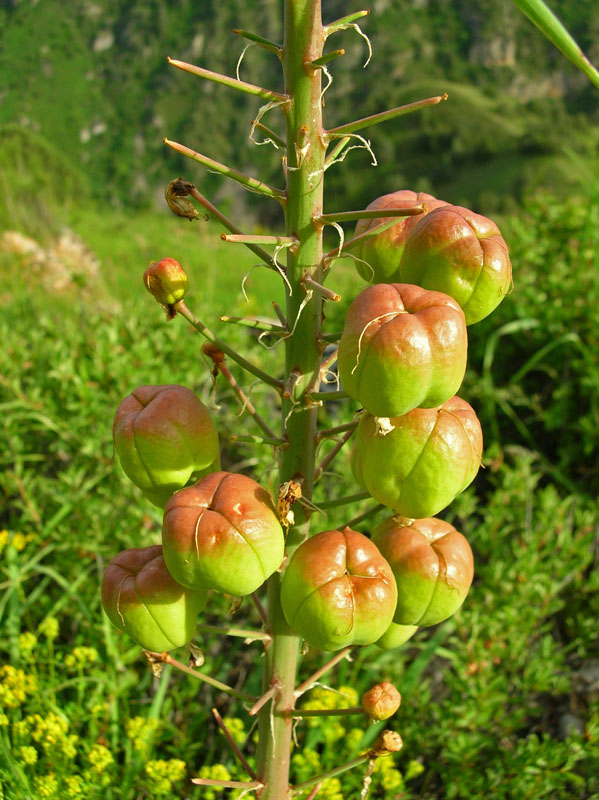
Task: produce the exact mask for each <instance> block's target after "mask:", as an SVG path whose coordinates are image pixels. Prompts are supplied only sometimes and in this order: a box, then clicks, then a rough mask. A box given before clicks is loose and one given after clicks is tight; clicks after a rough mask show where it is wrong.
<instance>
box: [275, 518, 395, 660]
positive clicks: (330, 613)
mask: <svg viewBox="0 0 599 800" xmlns="http://www.w3.org/2000/svg"><path fill="white" fill-rule="evenodd" d="M396 602H397V590H396V588H395V579H394V577H393V573H392V572H391V568H390V567H389V565H388V564H387V562H386V561H385V559H384V558H383V557H382V556H381V554H380V552H379V551H378V549H377V548H376V546H375V545H374V544H373V543H372V542H371V541H370V539H368V538H367V537H366V536H364V535H363V534H361V533H358V532H357V531H353V530H351V528H345V530H344V531H324V532H323V533H318V534H316V535H315V536H312V537H310V538H309V539H307V540H306V541H305V542H303V543H302V544H301V545H300V546H299V547H298V549H297V550H296V551H295V553H294V555H293V557H292V559H291V561H290V563H289V565H288V567H287V569H286V570H285V574H284V576H283V581H282V585H281V604H282V607H283V612H284V614H285V618H286V619H287V622H288V623H289V625H290V626H291V627H292V628H293V629H294V630H295V631H297V632H298V633H299V634H300V635H301V636H303V637H304V639H305V640H306V642H308V644H309V645H311V646H312V647H316V648H317V649H319V650H338V649H340V648H341V647H346V646H347V645H350V644H361V645H364V644H372V642H375V641H376V640H377V639H378V638H379V637H380V636H382V634H383V633H384V632H385V630H386V629H387V628H388V627H389V625H390V624H391V620H392V619H393V614H394V612H395V606H396Z"/></svg>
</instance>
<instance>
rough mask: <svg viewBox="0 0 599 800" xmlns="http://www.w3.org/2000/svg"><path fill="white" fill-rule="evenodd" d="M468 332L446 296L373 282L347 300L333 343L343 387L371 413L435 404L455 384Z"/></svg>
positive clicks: (448, 394)
mask: <svg viewBox="0 0 599 800" xmlns="http://www.w3.org/2000/svg"><path fill="white" fill-rule="evenodd" d="M467 350H468V335H467V333H466V321H465V319H464V312H463V311H462V309H461V308H460V306H459V304H458V303H457V302H456V301H455V300H454V299H453V298H451V297H449V295H446V294H442V293H441V292H430V291H427V290H426V289H421V288H420V286H413V285H411V284H408V283H379V284H377V285H376V286H370V287H369V288H368V289H365V290H364V291H363V292H361V293H360V294H359V295H358V296H357V297H356V299H355V300H354V301H353V303H352V304H351V305H350V307H349V309H348V312H347V316H346V318H345V325H344V328H343V334H342V336H341V341H340V343H339V353H338V359H337V360H338V364H339V377H340V379H341V383H342V385H343V388H344V389H345V391H346V392H347V393H348V394H349V395H350V397H353V398H354V400H357V401H358V402H359V403H361V404H362V405H363V406H364V408H365V409H366V410H367V411H369V412H370V413H371V414H373V415H374V416H376V417H395V416H401V415H402V414H407V413H408V411H411V410H412V409H413V408H417V407H424V408H431V407H432V406H438V405H441V403H444V402H445V401H446V400H449V398H450V397H452V396H453V395H454V394H455V393H456V392H457V391H458V389H459V388H460V384H461V383H462V380H463V378H464V373H465V371H466V354H467Z"/></svg>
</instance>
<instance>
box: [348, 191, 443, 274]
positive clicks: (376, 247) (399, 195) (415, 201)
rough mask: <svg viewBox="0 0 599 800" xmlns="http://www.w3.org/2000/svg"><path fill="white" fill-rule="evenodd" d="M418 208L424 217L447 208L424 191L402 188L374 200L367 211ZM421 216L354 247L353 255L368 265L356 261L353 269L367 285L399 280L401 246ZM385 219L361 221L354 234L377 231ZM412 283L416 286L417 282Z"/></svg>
mask: <svg viewBox="0 0 599 800" xmlns="http://www.w3.org/2000/svg"><path fill="white" fill-rule="evenodd" d="M418 205H423V206H424V207H425V211H424V214H427V213H428V212H430V211H432V210H433V209H435V208H439V207H440V206H444V205H447V203H445V202H444V201H443V200H437V198H436V197H433V196H432V195H431V194H426V192H412V191H411V190H410V189H401V190H400V191H398V192H392V193H391V194H385V195H383V196H382V197H377V199H376V200H373V201H372V203H370V205H369V206H368V209H369V210H372V209H379V208H380V209H381V210H382V209H386V208H411V207H413V206H418ZM424 214H418V215H417V216H410V217H403V219H402V218H400V219H399V221H398V222H397V223H396V224H395V225H391V226H390V227H389V228H387V229H386V230H384V231H382V233H377V234H376V235H375V236H370V237H369V238H368V239H364V240H363V241H362V242H361V243H360V244H358V245H357V246H356V248H355V250H354V251H353V252H354V253H355V254H356V256H357V257H358V258H361V259H363V260H364V261H366V262H367V263H366V264H362V263H360V262H359V261H357V262H356V268H357V270H358V272H359V273H360V275H361V276H362V278H364V280H366V281H369V282H370V283H392V282H393V281H399V280H400V277H399V262H400V260H401V256H402V253H403V247H404V243H405V241H406V238H407V236H408V234H409V233H410V231H411V230H412V228H413V227H414V225H416V223H417V222H418V220H420V219H422V217H423V216H424ZM388 219H389V218H388V217H377V218H376V219H360V220H358V223H357V224H356V234H355V235H356V236H359V235H360V234H361V233H366V231H369V230H372V228H376V227H377V225H380V224H381V223H382V222H385V221H387V220H388ZM368 265H370V266H368ZM411 282H412V283H417V282H418V281H411Z"/></svg>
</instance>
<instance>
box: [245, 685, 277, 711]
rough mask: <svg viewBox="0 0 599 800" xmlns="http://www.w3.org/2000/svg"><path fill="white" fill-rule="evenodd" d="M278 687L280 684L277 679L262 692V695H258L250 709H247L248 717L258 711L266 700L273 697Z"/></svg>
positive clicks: (268, 700)
mask: <svg viewBox="0 0 599 800" xmlns="http://www.w3.org/2000/svg"><path fill="white" fill-rule="evenodd" d="M280 688H281V684H280V683H279V681H275V682H274V683H273V685H272V686H271V687H270V689H269V690H268V691H266V692H264V694H263V695H262V697H259V698H258V699H257V700H256V702H255V703H254V705H253V706H252V707H251V708H250V710H249V711H248V714H249V715H250V717H254V716H255V715H256V714H257V713H258V711H260V709H261V708H262V706H265V705H266V704H267V703H268V702H270V700H272V699H273V697H274V696H275V695H276V693H277V692H278V691H279V689H280Z"/></svg>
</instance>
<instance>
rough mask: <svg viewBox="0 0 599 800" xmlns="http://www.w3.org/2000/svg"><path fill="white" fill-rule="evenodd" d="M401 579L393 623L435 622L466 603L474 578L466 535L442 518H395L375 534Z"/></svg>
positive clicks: (379, 527) (375, 538)
mask: <svg viewBox="0 0 599 800" xmlns="http://www.w3.org/2000/svg"><path fill="white" fill-rule="evenodd" d="M372 540H373V541H374V542H375V544H376V545H377V547H378V548H379V550H380V551H381V553H382V554H383V555H384V557H385V558H386V559H387V561H388V562H389V565H390V566H391V569H392V570H393V574H394V575H395V580H396V581H397V608H396V610H395V616H394V618H393V619H394V622H396V623H398V624H400V625H436V624H437V623H438V622H443V620H444V619H447V618H448V617H450V616H451V615H452V614H454V613H455V612H456V611H457V610H458V608H460V606H461V605H462V603H463V602H464V600H465V599H466V595H467V594H468V591H469V589H470V586H471V584H472V578H473V577H474V563H473V559H472V550H471V549H470V545H469V544H468V542H467V540H466V538H465V537H464V536H462V534H461V533H459V532H458V531H456V529H455V528H454V527H453V525H450V524H449V523H448V522H443V520H440V519H435V518H434V517H432V518H429V519H414V520H403V519H402V518H401V517H392V518H391V519H388V520H385V521H384V522H382V523H381V524H380V525H379V526H377V528H375V530H374V531H373V532H372Z"/></svg>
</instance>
